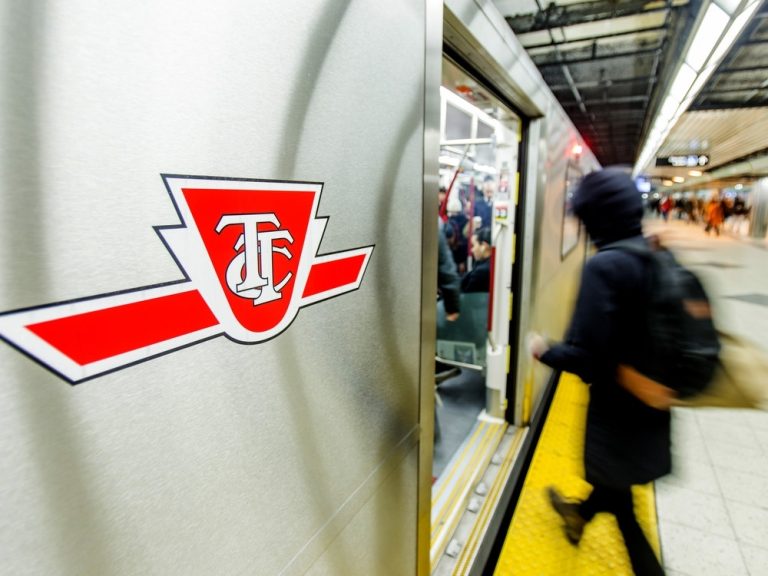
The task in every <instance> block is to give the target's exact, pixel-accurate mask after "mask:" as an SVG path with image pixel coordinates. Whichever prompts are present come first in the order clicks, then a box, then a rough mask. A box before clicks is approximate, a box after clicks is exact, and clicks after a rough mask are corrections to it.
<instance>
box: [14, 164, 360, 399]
mask: <svg viewBox="0 0 768 576" xmlns="http://www.w3.org/2000/svg"><path fill="white" fill-rule="evenodd" d="M163 180H164V181H165V185H166V188H167V189H168V192H169V193H170V195H171V200H172V202H173V204H174V206H175V207H176V211H177V213H178V215H179V219H180V221H181V223H180V224H178V225H174V226H158V227H156V228H155V230H156V231H157V233H158V234H159V236H160V238H161V239H162V241H163V242H164V243H165V245H166V247H167V248H168V250H169V251H170V253H171V255H172V256H173V257H174V259H175V260H176V262H177V264H178V265H179V268H180V269H181V270H182V272H183V273H184V276H185V278H184V279H183V280H179V281H174V282H168V283H165V284H161V285H157V286H145V287H142V288H136V289H130V290H126V291H122V292H118V293H113V294H104V295H100V296H93V297H88V298H84V299H79V300H74V301H68V302H59V303H55V304H48V305H44V306H39V307H34V308H28V309H23V310H14V311H10V312H5V313H3V314H0V338H2V339H3V340H5V341H6V342H8V343H9V344H11V345H12V346H14V347H15V348H17V349H18V350H20V351H21V352H23V353H24V354H26V355H28V356H30V357H31V358H32V359H34V360H36V361H37V362H39V363H40V364H42V365H44V366H46V367H47V368H49V369H50V370H52V371H53V372H55V373H56V374H58V375H59V376H61V377H62V378H64V379H65V380H67V381H69V382H70V383H72V384H76V383H78V382H82V381H84V380H88V379H90V378H95V377H97V376H101V375H103V374H106V373H108V372H112V371H114V370H118V369H121V368H124V367H126V366H129V365H132V364H136V363H138V362H143V361H145V360H149V359H150V358H154V357H156V356H159V355H161V354H167V353H169V352H172V351H174V350H178V349H179V348H183V347H186V346H191V345H193V344H196V343H198V342H201V341H203V340H208V339H210V338H214V337H217V336H220V335H221V334H224V335H225V336H227V337H228V338H230V339H231V340H234V341H236V342H241V343H246V344H253V343H257V342H264V341H265V340H269V339H270V338H273V337H275V336H277V335H278V334H280V333H281V332H283V331H284V330H285V329H286V328H288V326H289V325H290V324H291V322H293V320H294V319H295V318H296V315H297V314H298V312H299V309H300V308H302V307H304V306H307V305H310V304H314V303H316V302H320V301H321V300H326V299H328V298H332V297H334V296H339V295H341V294H345V293H347V292H350V291H352V290H356V289H357V288H359V287H360V284H361V282H362V279H363V275H364V274H365V269H366V267H367V265H368V261H369V260H370V257H371V253H372V252H373V246H366V247H363V248H357V249H353V250H346V251H343V252H337V253H333V254H324V255H318V254H317V252H318V249H319V247H320V241H321V240H322V236H323V232H324V231H325V226H326V224H327V220H328V218H327V217H317V216H316V214H317V207H318V203H319V200H320V192H321V189H322V184H316V183H308V182H307V183H305V182H277V181H263V180H246V179H228V178H212V177H205V176H171V175H163Z"/></svg>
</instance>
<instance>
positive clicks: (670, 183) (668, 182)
mask: <svg viewBox="0 0 768 576" xmlns="http://www.w3.org/2000/svg"><path fill="white" fill-rule="evenodd" d="M662 184H664V186H672V184H674V182H672V180H664V181H662Z"/></svg>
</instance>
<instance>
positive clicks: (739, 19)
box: [712, 2, 758, 63]
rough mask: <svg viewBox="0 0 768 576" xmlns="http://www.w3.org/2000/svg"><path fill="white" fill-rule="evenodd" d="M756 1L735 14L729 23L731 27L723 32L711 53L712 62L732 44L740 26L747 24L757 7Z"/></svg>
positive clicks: (715, 61) (739, 30) (716, 60)
mask: <svg viewBox="0 0 768 576" xmlns="http://www.w3.org/2000/svg"><path fill="white" fill-rule="evenodd" d="M757 6H758V2H755V3H754V4H751V5H749V6H747V7H746V8H744V10H742V12H741V14H739V15H738V16H736V19H735V20H734V21H733V24H731V27H730V28H728V32H726V33H725V36H723V39H722V40H721V41H720V44H718V45H717V48H716V49H715V53H714V54H712V62H713V63H717V62H718V61H719V60H720V58H721V57H722V56H723V54H725V51H726V50H728V49H729V48H730V47H731V44H733V41H734V40H736V36H738V35H739V33H740V32H741V30H742V28H744V26H745V25H746V24H747V22H748V21H749V19H750V17H751V16H752V14H753V13H754V11H755V10H756V9H757Z"/></svg>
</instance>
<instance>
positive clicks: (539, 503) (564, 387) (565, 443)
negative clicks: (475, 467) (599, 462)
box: [495, 375, 659, 576]
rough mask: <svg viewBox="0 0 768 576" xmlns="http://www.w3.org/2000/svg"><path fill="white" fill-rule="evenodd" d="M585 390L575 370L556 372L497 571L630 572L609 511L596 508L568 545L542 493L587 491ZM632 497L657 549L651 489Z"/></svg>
mask: <svg viewBox="0 0 768 576" xmlns="http://www.w3.org/2000/svg"><path fill="white" fill-rule="evenodd" d="M587 394H588V392H587V387H586V386H585V385H584V384H583V383H582V382H581V381H580V380H578V378H576V377H575V376H571V375H565V376H563V377H562V378H561V381H560V385H559V386H558V389H557V392H556V393H555V398H554V399H553V401H552V406H551V408H550V411H549V415H548V417H547V421H546V423H545V425H544V429H543V431H542V434H541V438H540V439H539V443H538V446H537V448H536V452H535V453H534V456H533V459H532V461H531V466H530V468H529V470H528V475H527V476H526V479H525V483H524V485H523V490H522V492H521V494H520V500H519V501H518V504H517V507H516V509H515V514H514V516H513V517H512V523H511V524H510V527H509V532H508V534H507V538H506V541H505V542H504V547H503V549H502V552H501V555H500V557H499V562H498V564H497V566H496V571H495V574H496V575H497V576H509V575H514V576H529V575H530V576H565V575H571V574H572V575H574V576H579V575H587V576H601V575H605V576H609V575H611V576H614V575H619V576H622V575H626V576H631V575H632V570H631V568H630V565H629V559H628V557H627V552H626V548H625V547H624V540H623V539H622V537H621V532H619V529H618V526H617V525H616V519H615V518H614V517H613V516H612V515H610V514H598V515H597V516H596V517H595V518H594V520H592V522H590V523H589V524H588V525H587V527H586V529H585V531H584V536H583V538H582V540H581V543H580V544H579V546H578V547H576V546H572V545H571V544H570V543H569V542H568V541H567V540H566V538H565V535H564V534H563V529H562V523H561V521H560V518H559V516H558V515H557V514H556V513H555V512H554V510H552V508H551V507H550V505H549V501H548V500H547V497H546V492H545V490H546V487H547V486H549V485H552V484H554V485H556V486H557V487H558V488H559V489H560V491H561V492H562V493H563V494H565V495H566V496H568V497H573V498H585V497H586V496H587V495H588V494H589V490H590V486H589V484H587V483H586V482H585V481H584V479H583V478H584V464H583V459H582V454H583V450H584V428H585V422H586V405H587V401H588V396H587ZM634 498H635V509H636V513H637V517H638V520H639V522H640V525H641V526H642V527H643V529H644V530H645V533H646V534H647V535H648V537H649V540H650V542H651V545H652V546H653V547H654V550H656V553H657V554H658V550H659V542H658V531H657V530H656V518H655V504H654V500H653V490H652V488H651V487H650V486H647V487H642V488H640V489H637V490H635V492H634Z"/></svg>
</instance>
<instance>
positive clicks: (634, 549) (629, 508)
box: [601, 488, 664, 576]
mask: <svg viewBox="0 0 768 576" xmlns="http://www.w3.org/2000/svg"><path fill="white" fill-rule="evenodd" d="M601 496H602V498H603V499H604V503H605V505H606V507H607V508H608V510H609V511H610V512H612V513H613V514H614V515H615V516H616V520H617V522H618V524H619V529H620V530H621V534H622V536H623V537H624V544H625V546H626V547H627V552H628V554H629V561H630V562H631V564H632V570H633V571H634V573H635V574H636V576H663V574H664V570H663V568H662V567H661V564H660V563H659V560H658V559H657V558H656V554H655V553H654V551H653V549H652V548H651V545H650V544H649V543H648V540H647V539H646V537H645V534H644V533H643V530H642V528H640V524H638V523H637V519H636V518H635V510H634V507H633V505H632V492H631V490H630V489H629V488H627V489H625V490H611V489H605V490H604V491H603V494H602V495H601Z"/></svg>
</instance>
